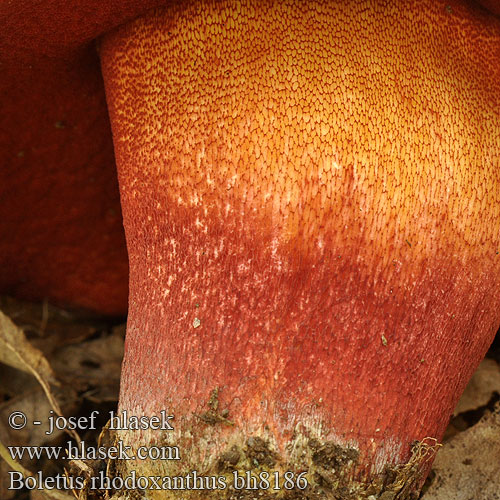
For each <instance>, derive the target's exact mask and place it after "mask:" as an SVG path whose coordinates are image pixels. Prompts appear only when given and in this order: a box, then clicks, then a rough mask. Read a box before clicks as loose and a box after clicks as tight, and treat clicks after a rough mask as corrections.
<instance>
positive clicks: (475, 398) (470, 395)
mask: <svg viewBox="0 0 500 500" xmlns="http://www.w3.org/2000/svg"><path fill="white" fill-rule="evenodd" d="M494 392H498V393H499V394H500V366H499V365H498V363H497V362H496V361H495V360H494V359H490V358H485V359H484V360H483V361H482V362H481V364H480V365H479V367H478V369H477V370H476V372H475V373H474V375H473V376H472V378H471V379H470V382H469V384H468V385H467V387H466V389H465V391H464V393H463V395H462V397H461V398H460V401H459V402H458V404H457V407H456V408H455V411H454V412H453V415H454V416H455V415H459V414H460V413H463V412H466V411H469V410H475V409H477V408H480V407H481V406H485V405H487V404H488V402H489V401H490V399H491V396H492V395H493V393H494Z"/></svg>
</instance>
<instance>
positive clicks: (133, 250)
mask: <svg viewBox="0 0 500 500" xmlns="http://www.w3.org/2000/svg"><path fill="white" fill-rule="evenodd" d="M490 7H491V8H492V9H494V8H495V6H494V5H493V6H491V5H490ZM100 57H101V64H102V73H103V77H104V83H105V90H106V98H107V103H108V109H109V114H110V119H111V125H112V131H113V139H114V152H115V155H116V162H117V167H118V177H119V183H120V193H121V202H122V209H123V216H124V227H125V233H126V237H127V244H128V255H129V265H130V277H129V279H130V288H129V293H130V295H129V316H128V327H127V342H126V353H125V359H124V364H123V372H122V385H121V394H120V409H121V410H126V411H127V412H128V414H129V415H131V414H133V415H153V414H159V413H160V412H162V411H167V412H169V413H172V414H174V415H175V419H174V424H173V427H174V430H173V431H167V432H159V431H153V430H151V429H148V430H144V431H141V432H137V431H133V430H124V431H121V433H120V439H122V440H123V441H124V442H125V444H127V445H130V446H132V447H133V448H134V449H137V448H138V447H139V446H151V445H153V444H159V443H163V444H167V445H172V446H173V445H177V446H178V447H179V449H180V452H181V459H180V460H137V461H135V460H126V461H124V462H123V463H122V464H121V465H120V467H121V473H122V475H128V474H130V473H131V472H132V471H135V472H136V473H137V475H142V476H152V477H166V476H169V477H171V476H185V475H186V474H188V473H190V472H192V471H197V473H198V474H199V475H204V476H219V477H220V476H223V477H224V478H227V484H228V487H227V488H226V489H221V488H214V489H208V490H205V491H202V492H200V491H199V490H186V491H182V496H183V498H184V499H185V500H188V499H191V498H207V499H209V498H246V497H245V496H244V494H247V493H248V492H246V493H245V492H244V491H240V492H238V491H237V490H235V489H234V488H233V489H231V487H230V485H231V480H232V479H231V478H233V477H234V474H236V475H238V474H239V475H245V473H247V472H248V471H250V472H251V473H254V474H256V475H258V474H259V473H261V472H268V473H269V474H270V477H271V478H273V477H275V476H273V474H275V473H277V474H278V475H279V477H280V480H281V483H280V487H281V489H279V490H277V489H276V490H275V489H273V488H272V487H271V488H268V489H266V490H265V491H263V492H261V493H262V494H263V495H264V498H280V497H281V498H290V499H291V498H309V499H316V498H318V499H319V498H326V499H329V498H332V499H333V498H335V499H338V498H342V499H357V498H369V499H371V500H373V499H376V498H384V500H386V499H388V498H398V499H409V498H416V495H417V491H418V489H419V488H420V486H421V484H422V481H423V479H424V478H425V474H426V472H427V470H428V467H429V463H430V459H431V458H432V453H433V447H432V445H433V444H434V443H435V442H436V441H437V440H439V439H440V438H441V437H442V435H443V432H444V429H445V426H446V424H447V421H448V419H449V416H450V414H451V412H452V411H453V408H454V406H455V404H456V402H457V399H458V398H459V396H460V394H461V392H462V391H463V389H464V387H465V385H466V383H467V381H468V379H469V377H470V376H471V374H472V372H473V371H474V369H475V368H476V366H477V365H478V363H479V361H480V360H481V358H482V357H483V356H484V354H485V352H486V350H487V348H488V346H489V345H490V343H491V341H492V339H493V336H494V334H495V332H496V330H497V328H498V326H499V324H500V307H499V304H500V287H499V285H500V255H499V251H500V175H499V172H500V163H499V162H500V160H499V158H500V156H499V151H500V20H499V19H498V18H497V17H495V16H494V15H493V14H492V13H491V12H489V11H487V10H485V9H484V8H483V7H480V6H479V5H477V4H472V3H466V2H463V1H458V0H457V1H451V2H441V1H438V2H435V1H431V0H424V1H419V2H416V1H415V2H413V1H412V2H388V3H381V2H361V1H348V2H334V1H306V2H303V1H298V0H289V1H287V2H271V1H264V2H261V1H257V0H247V1H241V2H239V1H238V2H231V1H219V2H211V1H208V0H201V1H186V2H177V3H172V4H168V5H165V6H164V7H162V8H161V9H159V10H153V11H151V12H148V13H146V14H142V15H141V16H140V18H139V19H137V20H135V21H131V22H127V23H125V24H123V25H122V26H121V27H119V28H117V29H116V30H114V31H112V32H109V33H107V34H105V35H104V36H103V37H102V39H101V41H100ZM287 472H291V473H292V475H293V477H294V478H295V479H297V477H298V476H299V475H300V474H303V473H305V477H306V478H307V481H308V484H309V485H308V487H307V489H306V490H301V489H300V487H299V486H300V485H299V484H296V485H295V486H296V488H295V489H294V490H293V491H288V490H286V489H285V488H284V482H283V478H284V475H285V473H287ZM178 494H179V492H178V491H171V490H168V489H167V490H162V489H161V488H160V489H156V488H153V489H151V490H150V491H149V492H148V495H149V497H148V498H176V497H177V495H178ZM200 495H201V496H200ZM238 495H240V496H238ZM391 495H392V496H391Z"/></svg>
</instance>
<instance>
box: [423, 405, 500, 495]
mask: <svg viewBox="0 0 500 500" xmlns="http://www.w3.org/2000/svg"><path fill="white" fill-rule="evenodd" d="M499 443H500V408H499V409H497V411H496V412H495V413H493V414H490V415H489V416H487V417H485V418H483V419H482V420H480V421H479V422H478V423H477V424H476V425H475V426H473V427H470V428H469V429H467V430H466V431H464V432H461V433H459V434H457V435H456V436H455V437H453V438H452V439H451V440H450V441H449V442H448V443H446V444H445V445H444V446H443V448H442V449H441V450H440V451H439V452H438V454H437V457H436V460H435V462H434V466H433V469H432V470H433V471H434V473H435V477H434V479H433V481H432V483H431V485H430V487H429V489H428V490H427V492H426V493H425V494H424V495H423V497H422V500H471V499H474V500H500V446H499Z"/></svg>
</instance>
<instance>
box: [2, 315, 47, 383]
mask: <svg viewBox="0 0 500 500" xmlns="http://www.w3.org/2000/svg"><path fill="white" fill-rule="evenodd" d="M0 362H1V363H5V364H6V365H9V366H12V367H14V368H17V369H18V370H22V371H24V372H27V373H31V374H32V375H34V376H35V377H36V379H37V380H38V381H39V382H40V384H41V385H42V387H43V386H44V385H45V386H48V385H49V384H50V383H52V384H56V380H55V377H54V373H53V372H52V369H51V368H50V365H49V362H48V361H47V359H46V358H45V356H44V355H43V354H42V353H41V351H39V350H38V349H36V348H35V347H33V346H32V345H31V344H30V343H29V342H28V340H27V339H26V336H25V335H24V332H23V331H22V330H21V328H19V327H18V326H16V325H15V324H14V323H13V322H12V320H11V319H10V318H9V317H8V316H6V315H5V314H4V313H3V312H2V311H0Z"/></svg>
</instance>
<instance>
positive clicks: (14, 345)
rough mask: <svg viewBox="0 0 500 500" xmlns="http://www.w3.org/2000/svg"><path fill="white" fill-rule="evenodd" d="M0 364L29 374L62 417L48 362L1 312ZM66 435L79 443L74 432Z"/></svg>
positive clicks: (20, 330)
mask: <svg viewBox="0 0 500 500" xmlns="http://www.w3.org/2000/svg"><path fill="white" fill-rule="evenodd" d="M0 362H2V363H5V364H7V365H9V366H12V367H14V368H18V369H19V370H22V371H25V372H27V373H31V374H32V375H33V376H34V377H35V378H36V379H37V380H38V382H39V383H40V385H41V386H42V389H43V391H44V392H45V395H46V396H47V399H48V400H49V402H50V404H51V406H52V408H53V410H54V412H55V413H56V414H57V415H62V412H61V408H60V407H59V404H58V402H57V401H56V399H55V398H54V395H53V394H52V392H51V390H50V384H51V383H52V384H54V385H58V382H57V380H56V378H55V376H54V372H53V371H52V368H51V367H50V364H49V362H48V361H47V359H46V358H45V356H44V355H43V354H42V353H41V352H40V351H39V350H38V349H36V348H35V347H33V346H32V345H31V344H30V343H29V341H28V340H27V339H26V336H25V335H24V332H23V331H22V329H21V328H19V327H18V326H16V325H15V324H14V323H13V322H12V321H11V319H10V318H9V317H8V316H6V315H5V314H4V313H3V312H2V311H0ZM68 433H69V434H70V435H71V436H73V437H74V438H75V439H76V440H77V442H80V438H79V436H78V434H77V433H76V432H75V431H72V430H69V431H68Z"/></svg>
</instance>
